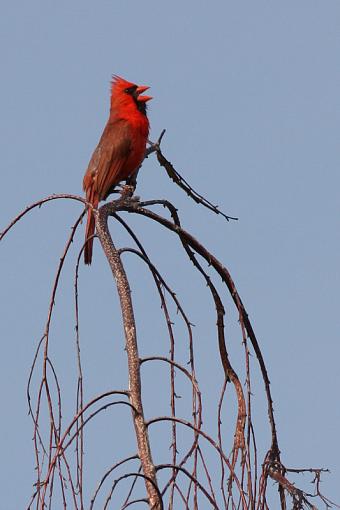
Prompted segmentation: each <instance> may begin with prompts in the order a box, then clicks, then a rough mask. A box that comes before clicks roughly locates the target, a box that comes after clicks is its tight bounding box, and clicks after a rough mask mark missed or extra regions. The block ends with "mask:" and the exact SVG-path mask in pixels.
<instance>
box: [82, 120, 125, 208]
mask: <svg viewBox="0 0 340 510" xmlns="http://www.w3.org/2000/svg"><path fill="white" fill-rule="evenodd" d="M130 153H131V135H130V128H129V126H128V124H127V123H126V121H125V120H121V119H118V120H116V121H114V122H108V123H107V125H106V127H105V129H104V132H103V134H102V137H101V139H100V141H99V143H98V146H97V148H96V150H95V151H94V153H93V155H92V158H91V161H90V163H89V166H88V169H87V172H86V174H85V178H84V187H85V186H86V183H85V180H86V179H91V180H93V188H94V190H95V191H96V193H97V194H98V198H99V201H100V200H103V199H104V198H106V196H107V194H108V192H109V190H110V188H112V187H113V186H115V185H116V184H118V183H119V182H120V181H121V180H123V179H124V178H126V177H125V176H124V175H122V170H123V173H124V166H125V164H126V161H127V159H128V157H129V155H130Z"/></svg>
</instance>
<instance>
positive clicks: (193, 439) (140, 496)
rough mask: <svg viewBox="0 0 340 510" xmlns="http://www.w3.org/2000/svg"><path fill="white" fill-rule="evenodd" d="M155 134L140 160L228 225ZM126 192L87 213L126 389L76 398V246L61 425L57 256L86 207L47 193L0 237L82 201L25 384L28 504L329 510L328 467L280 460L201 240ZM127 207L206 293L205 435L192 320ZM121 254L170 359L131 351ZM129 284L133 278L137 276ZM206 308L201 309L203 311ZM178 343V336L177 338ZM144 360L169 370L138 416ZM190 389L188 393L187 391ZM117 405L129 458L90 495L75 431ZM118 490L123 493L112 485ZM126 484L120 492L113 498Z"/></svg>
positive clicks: (135, 345) (228, 284)
mask: <svg viewBox="0 0 340 510" xmlns="http://www.w3.org/2000/svg"><path fill="white" fill-rule="evenodd" d="M163 134H164V132H163V133H162V134H161V137H160V138H159V140H158V142H157V143H155V144H151V145H150V148H149V149H148V152H147V156H149V155H151V154H152V153H155V154H156V157H157V160H158V162H159V164H160V165H161V166H162V167H164V168H165V170H166V172H167V174H168V175H169V177H170V178H171V179H172V180H173V181H174V182H175V183H176V184H177V185H178V186H180V187H181V188H182V189H183V190H184V191H185V192H186V193H187V194H188V195H189V196H190V197H191V198H192V199H193V200H195V201H196V202H197V203H199V204H201V205H203V206H205V207H206V208H207V209H209V210H210V211H212V212H215V213H216V214H220V215H222V216H223V217H224V218H225V219H226V220H228V221H229V220H231V219H235V218H232V217H230V216H227V215H226V214H224V213H222V212H221V211H220V210H219V209H218V208H217V206H215V205H213V204H212V203H211V202H209V201H207V200H206V199H205V198H204V197H203V196H202V195H200V194H199V193H197V192H195V190H193V188H192V187H191V186H190V185H189V183H188V182H187V181H185V180H184V179H183V178H182V177H181V176H180V174H179V173H178V172H177V171H176V170H175V169H174V167H173V166H172V164H171V163H170V162H169V161H168V160H167V159H166V158H165V156H164V155H163V153H162V151H161V148H160V142H161V139H162V136H163ZM134 188H135V179H134V180H133V182H130V183H129V184H128V185H127V186H125V187H124V188H123V191H122V193H121V197H120V198H118V199H117V200H115V201H113V202H109V203H107V204H105V205H103V206H102V207H100V209H99V210H95V211H94V212H95V218H96V235H97V237H98V238H99V240H100V243H101V245H102V248H103V251H104V253H105V256H106V258H107V261H108V263H109V265H110V268H111V271H112V276H113V280H114V282H115V285H116V288H117V291H118V295H119V302H120V311H121V316H122V322H123V329H124V335H125V349H126V354H127V367H128V375H129V384H128V387H127V388H124V389H115V388H113V389H112V390H110V391H106V392H103V393H101V394H99V395H97V396H93V397H92V398H91V399H89V400H88V401H85V399H84V390H83V378H84V375H83V369H82V361H81V351H80V333H79V307H78V297H79V289H78V280H79V266H80V260H81V255H82V252H83V248H84V246H83V247H82V249H81V250H80V252H79V253H78V255H77V261H76V265H75V278H74V292H75V294H74V295H75V301H74V302H75V317H76V338H75V343H76V356H77V367H78V368H77V370H78V374H77V388H76V412H75V414H74V416H73V418H72V419H71V420H70V421H69V422H68V423H64V420H63V407H62V400H63V391H62V389H61V385H60V383H59V377H58V373H57V369H56V368H55V364H54V362H53V359H52V355H51V353H50V352H51V349H50V326H51V321H52V318H53V311H54V305H55V296H56V292H57V289H58V285H59V283H60V278H61V275H62V270H63V267H64V263H65V260H66V257H67V256H68V255H69V253H70V249H71V246H72V242H73V239H74V236H75V234H76V232H77V229H78V227H79V225H80V224H81V221H82V218H83V216H84V214H85V211H86V207H91V205H90V204H88V203H86V201H85V200H84V199H83V198H81V197H78V196H73V195H68V194H65V195H53V196H50V197H47V198H45V199H42V200H39V201H37V202H35V203H33V204H31V205H30V206H29V207H27V208H26V209H25V210H24V211H23V212H22V213H20V214H19V215H18V216H17V217H16V218H14V220H13V221H12V222H11V223H10V225H9V226H8V227H7V228H6V229H5V230H4V231H3V232H2V233H1V236H0V240H1V239H2V238H3V237H4V236H5V235H6V234H7V232H8V231H9V230H10V229H11V228H12V227H13V226H14V225H15V224H16V223H17V222H18V221H19V220H21V219H22V218H23V217H24V216H25V215H26V214H27V213H28V212H30V211H31V210H33V209H34V208H38V207H41V205H42V204H44V203H46V202H50V201H54V200H60V199H67V200H75V201H78V202H80V203H81V204H82V205H83V206H85V210H84V211H83V212H82V213H81V214H80V216H79V217H78V218H77V220H76V221H75V223H74V225H73V227H72V229H71V234H70V235H69V237H68V239H67V242H66V245H65V248H64V251H63V253H62V255H61V258H60V261H59V265H58V267H57V271H56V276H55V280H54V283H53V288H52V293H51V299H50V302H49V307H48V315H47V320H46V324H45V328H44V333H43V335H42V337H41V339H40V341H39V342H38V345H37V349H36V353H35V356H34V359H33V362H32V366H31V371H30V376H29V380H28V386H27V399H28V405H29V413H30V416H31V418H32V422H33V439H34V452H35V472H36V481H35V490H34V493H33V495H32V497H31V500H30V502H29V504H28V508H29V509H34V508H36V509H41V510H42V509H44V508H74V509H76V510H78V509H79V510H83V509H84V508H89V509H95V508H104V509H108V508H114V509H117V508H120V509H125V508H128V507H135V508H136V507H137V508H141V507H142V505H144V506H146V507H149V508H150V509H157V510H160V509H163V508H168V509H173V508H184V509H189V508H190V509H191V508H193V509H198V508H215V509H243V510H246V509H247V510H248V509H251V510H265V509H268V508H270V507H271V508H273V505H275V508H281V509H282V510H285V509H287V508H293V509H303V508H310V509H313V508H317V507H316V505H317V504H318V505H319V504H321V505H323V506H324V508H330V507H331V506H337V505H335V504H334V503H332V502H331V501H330V500H329V499H327V498H326V497H325V496H324V495H323V494H322V493H321V491H320V478H321V474H322V472H323V471H326V470H324V469H321V468H316V469H314V468H307V469H290V468H288V467H287V466H285V465H284V464H283V462H282V460H281V452H280V448H279V440H278V434H277V429H276V424H275V418H274V412H273V400H272V395H271V389H270V382H269V377H268V371H267V367H266V364H265V361H264V358H263V355H262V352H261V348H260V345H259V342H258V340H257V338H256V335H255V333H254V330H253V327H252V325H251V322H250V320H249V317H248V314H247V312H246V309H245V307H244V305H243V302H242V300H241V298H240V296H239V293H238V291H237V289H236V287H235V284H234V281H233V279H232V277H231V275H230V273H229V271H228V270H227V268H226V267H225V266H224V265H223V264H222V263H221V262H220V261H219V260H218V259H217V258H216V257H215V256H214V255H213V254H212V253H211V251H210V250H209V249H207V247H206V246H204V245H203V244H202V243H200V242H199V241H198V240H197V239H195V238H194V237H193V236H192V235H191V234H190V233H189V232H187V231H186V230H184V229H183V228H182V226H181V222H180V216H179V213H178V211H177V209H176V208H175V207H174V205H173V204H171V203H170V202H169V201H167V200H152V201H144V202H143V201H140V200H139V199H135V198H134V197H133V196H131V195H132V193H133V191H134ZM157 206H160V207H161V208H164V209H165V210H166V213H167V214H166V215H165V216H164V215H161V214H159V213H158V212H155V211H154V209H153V207H157ZM125 212H127V213H129V214H133V215H138V216H142V217H143V218H145V221H148V222H154V223H155V224H157V225H158V226H159V228H160V229H163V230H166V231H169V232H170V233H171V234H173V243H177V242H179V243H180V245H181V246H182V248H183V255H184V257H187V259H188V261H190V262H191V263H192V265H193V268H194V270H195V271H197V272H198V274H199V275H200V277H201V278H202V281H203V282H204V284H205V288H206V289H207V292H208V293H209V295H210V297H211V300H212V303H213V306H214V310H215V317H216V333H215V336H216V340H217V345H218V352H219V358H220V364H221V373H222V374H223V377H222V386H221V387H220V388H219V390H218V391H219V401H218V404H217V405H216V409H215V411H216V413H215V417H213V419H212V421H213V422H214V423H215V425H216V429H215V433H214V432H213V431H212V430H211V427H210V428H209V427H206V426H205V422H204V421H203V409H204V405H205V401H206V398H208V397H206V395H205V392H204V391H201V389H200V387H201V386H200V384H199V380H198V377H197V373H196V364H197V360H199V358H200V351H199V348H197V344H196V343H195V342H194V332H193V329H194V328H193V324H192V323H191V322H190V320H189V318H188V315H187V312H186V311H185V309H184V306H183V304H182V303H181V301H180V299H179V298H178V296H177V295H176V293H175V292H174V290H173V289H172V288H171V287H170V285H169V283H168V282H167V281H166V279H165V278H164V277H163V276H162V274H161V272H160V270H159V268H157V267H156V265H155V264H154V263H153V262H152V255H150V254H149V253H147V250H146V248H145V247H144V245H143V241H142V240H141V239H139V237H138V236H137V234H136V232H135V231H134V230H133V229H132V228H131V227H130V226H129V223H128V222H127V221H126V219H123V217H122V215H121V213H125ZM109 218H113V220H114V222H115V225H120V226H121V227H122V228H123V229H124V230H125V231H126V233H127V235H128V236H129V238H130V239H131V242H132V247H122V248H118V247H117V246H116V245H115V243H114V241H113V240H112V237H111V234H110V231H109V228H108V219H109ZM125 254H131V255H133V256H134V257H137V258H138V259H139V260H140V261H141V263H143V264H145V266H146V267H147V268H148V270H149V272H150V275H151V278H152V280H153V282H154V285H155V291H156V293H157V294H158V296H159V300H160V304H161V311H162V314H163V316H164V320H165V324H166V329H167V339H164V341H165V342H168V344H167V345H168V351H169V355H168V356H164V355H162V354H160V353H157V352H156V353H154V355H152V356H147V357H140V355H139V342H138V341H137V327H136V321H135V313H134V305H133V300H132V297H131V290H130V282H129V279H128V277H127V274H126V270H125V268H124V264H123V261H122V259H123V256H124V255H125ZM189 267H190V266H188V269H187V270H186V278H189V277H190V274H191V273H190V269H189ZM216 276H217V277H219V278H218V279H219V280H221V281H222V287H221V286H220V284H219V285H217V283H216ZM133 283H134V285H138V284H139V282H138V281H136V282H135V281H134V282H133ZM220 288H221V289H222V290H220ZM227 298H228V299H229V300H230V301H231V302H232V303H233V306H234V310H235V317H236V322H238V330H239V338H240V340H241V342H240V346H242V351H241V353H242V352H243V354H242V359H243V369H242V374H245V377H243V376H242V377H241V376H240V370H237V369H236V368H235V367H234V366H233V365H232V363H231V357H230V355H229V345H230V342H228V341H227V338H226V334H225V324H224V320H225V302H226V299H227ZM145 306H147V304H145ZM173 309H175V310H176V312H177V315H178V316H179V318H180V320H181V321H182V323H183V325H184V328H185V331H186V338H185V342H186V345H187V364H186V363H184V362H183V360H181V359H179V357H178V355H177V346H178V342H179V340H178V339H177V336H176V331H175V328H174V325H173V321H172V313H173ZM207 314H210V312H209V311H207ZM180 341H181V342H183V338H181V339H180ZM228 343H229V345H228ZM212 352H213V351H212ZM251 357H253V358H255V359H256V362H257V364H258V367H259V373H260V375H261V377H262V381H263V388H264V393H265V398H266V403H267V413H268V423H269V430H270V434H268V437H266V433H265V432H264V431H262V430H261V432H260V434H261V441H262V442H264V443H266V444H267V447H266V451H265V452H264V454H262V453H261V452H259V449H258V447H257V441H256V437H258V433H256V431H255V426H254V420H253V415H252V409H253V407H252V406H253V396H252V370H253V369H252V366H253V363H252V362H251ZM144 365H151V367H153V366H155V365H161V367H162V370H163V371H166V373H168V374H169V394H168V396H167V399H168V401H169V408H170V412H169V414H168V415H156V416H153V417H147V416H146V413H145V411H144V407H143V403H144V399H145V398H146V396H145V394H144V393H142V384H141V381H142V375H141V369H142V367H143V366H144ZM39 369H40V370H41V372H39ZM39 374H40V375H39ZM176 374H181V376H182V378H181V381H180V382H178V380H177V379H176ZM37 379H38V382H37ZM188 387H189V388H190V391H189V392H188V391H186V390H187V388H188ZM185 388H186V390H185V391H184V389H185ZM182 391H184V393H185V397H184V398H185V408H186V409H187V410H188V412H187V413H186V414H185V413H182V412H180V411H178V405H177V401H178V398H179V393H180V392H182ZM188 395H190V396H189V397H188ZM115 406H118V407H121V406H128V407H129V408H130V410H131V418H132V422H133V427H134V431H135V445H131V444H130V443H126V444H125V442H124V437H121V436H118V435H117V434H116V433H115V432H114V431H113V434H112V435H111V439H112V438H113V439H114V440H116V441H119V442H120V443H122V442H123V444H124V446H125V447H126V451H127V452H128V451H130V452H131V448H132V453H127V454H126V456H125V457H124V458H121V459H115V460H114V463H113V464H112V465H111V466H108V467H107V469H106V471H105V472H104V473H99V472H96V477H97V482H96V483H97V485H96V488H95V490H94V492H93V494H92V495H91V496H90V497H88V496H87V494H88V492H89V491H88V484H87V482H85V479H84V465H85V463H86V455H85V446H86V441H85V436H84V431H85V430H86V428H87V426H88V424H89V423H90V422H91V423H94V424H95V423H96V421H95V420H96V418H97V417H98V416H99V415H102V414H103V411H105V410H107V409H108V408H112V407H115ZM226 410H228V411H226ZM208 421H209V420H208ZM210 421H211V420H210ZM169 426H170V428H169ZM155 427H164V430H165V434H166V437H167V441H168V443H169V444H170V449H169V453H168V455H166V456H165V458H163V460H162V462H157V463H156V462H155V460H154V458H156V457H157V458H158V457H159V452H158V450H159V445H157V442H155V441H154V442H153V441H150V431H151V429H153V428H155ZM132 466H133V467H132ZM304 472H309V473H311V474H312V476H313V487H314V489H313V493H310V492H307V491H306V490H304V489H301V488H298V486H297V485H296V484H295V483H293V482H292V481H291V478H292V476H294V475H296V474H298V475H300V474H301V473H304ZM269 481H272V482H274V491H273V483H269ZM122 486H123V488H122V489H121V490H118V489H119V488H121V487H122ZM124 491H125V495H124V496H122V494H124ZM275 494H276V495H275ZM270 498H271V500H270ZM270 501H273V502H274V503H271V502H270ZM338 508H339V507H338Z"/></svg>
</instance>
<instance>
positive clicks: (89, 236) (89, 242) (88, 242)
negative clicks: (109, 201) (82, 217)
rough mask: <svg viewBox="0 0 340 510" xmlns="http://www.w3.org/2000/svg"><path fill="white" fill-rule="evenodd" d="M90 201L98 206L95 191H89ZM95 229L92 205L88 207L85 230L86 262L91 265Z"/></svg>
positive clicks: (94, 205) (95, 206)
mask: <svg viewBox="0 0 340 510" xmlns="http://www.w3.org/2000/svg"><path fill="white" fill-rule="evenodd" d="M87 198H88V201H89V202H90V203H91V204H92V205H93V207H94V208H97V206H98V202H99V201H98V198H97V197H96V196H94V193H93V192H90V193H89V196H88V197H87ZM94 231H95V219H94V214H93V209H92V207H89V208H88V212H87V223H86V232H85V247H84V262H85V264H87V265H90V264H91V262H92V250H93V235H94Z"/></svg>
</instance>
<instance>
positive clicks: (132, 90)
mask: <svg viewBox="0 0 340 510" xmlns="http://www.w3.org/2000/svg"><path fill="white" fill-rule="evenodd" d="M136 88H137V87H136V85H133V87H128V88H127V89H125V92H126V93H127V94H133V93H134V92H135V90H136Z"/></svg>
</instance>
